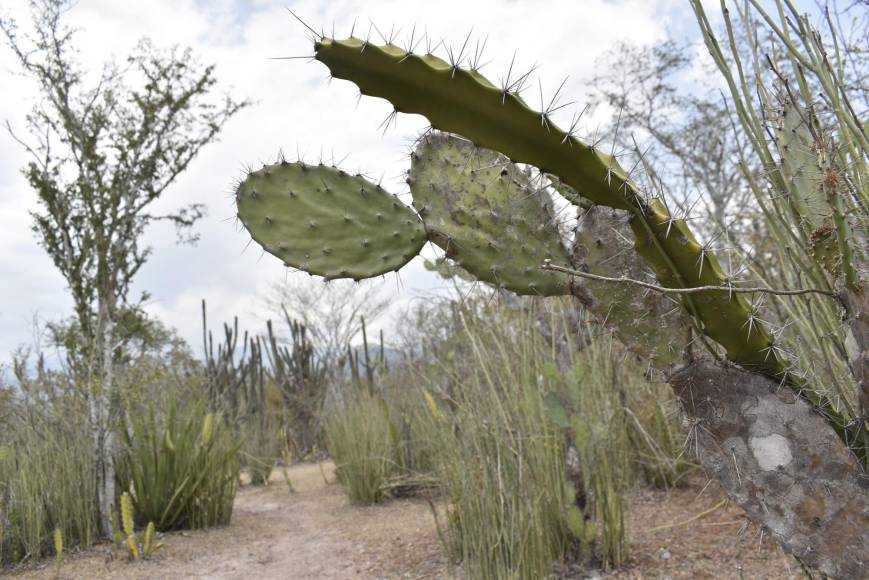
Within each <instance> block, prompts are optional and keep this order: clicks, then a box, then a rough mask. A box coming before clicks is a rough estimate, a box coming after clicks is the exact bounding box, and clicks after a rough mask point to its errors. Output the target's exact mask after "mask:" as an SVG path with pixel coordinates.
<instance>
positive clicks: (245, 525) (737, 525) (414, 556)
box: [0, 464, 802, 580]
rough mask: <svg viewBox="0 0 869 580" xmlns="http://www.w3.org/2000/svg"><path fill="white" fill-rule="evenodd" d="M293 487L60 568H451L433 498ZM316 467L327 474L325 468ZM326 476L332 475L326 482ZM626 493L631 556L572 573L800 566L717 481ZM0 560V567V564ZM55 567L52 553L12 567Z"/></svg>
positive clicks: (83, 572) (72, 574)
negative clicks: (152, 540) (132, 555)
mask: <svg viewBox="0 0 869 580" xmlns="http://www.w3.org/2000/svg"><path fill="white" fill-rule="evenodd" d="M288 474H289V477H290V479H291V481H292V483H293V487H294V488H295V490H296V491H295V493H290V492H289V490H288V487H287V485H286V483H285V481H284V477H283V474H282V473H281V472H279V471H276V472H275V474H273V477H272V483H271V485H269V486H267V487H260V488H257V487H253V486H244V487H242V489H241V491H240V492H239V494H238V497H237V499H236V503H235V511H234V514H233V518H232V525H230V526H229V527H226V528H221V529H213V530H209V531H204V532H181V533H174V534H167V535H166V536H165V537H163V538H162V541H163V542H164V544H165V548H164V549H163V550H161V551H160V552H158V553H157V555H155V556H154V557H153V558H152V559H151V560H148V561H137V562H128V561H126V560H124V559H112V558H111V549H109V548H108V547H106V546H98V547H96V548H94V549H91V550H87V551H83V552H81V553H77V554H68V555H67V556H66V558H65V561H64V563H63V568H62V571H61V577H62V578H88V579H91V578H93V579H101V578H106V579H107V578H111V579H115V578H117V579H148V580H152V579H163V578H165V579H170V578H171V579H178V578H203V579H205V578H208V579H227V580H228V579H236V578H239V579H240V578H257V579H278V578H280V579H314V578H316V579H323V580H331V579H345V578H346V579H356V578H360V579H380V578H389V579H399V578H413V579H430V578H445V577H449V573H448V572H449V571H450V568H449V566H448V565H447V563H446V561H445V559H444V558H443V556H442V555H441V550H440V544H439V540H438V533H437V526H436V524H435V518H434V516H433V514H432V507H431V505H430V504H429V502H428V501H426V500H423V499H401V500H393V501H390V502H387V503H385V504H383V505H378V506H373V507H357V506H352V505H350V504H349V502H348V501H347V498H346V496H345V495H344V493H343V492H342V491H341V488H340V487H339V486H338V485H335V484H334V483H333V480H334V475H333V473H332V466H331V464H323V470H322V471H321V468H320V466H319V465H317V464H303V465H297V466H294V467H291V468H290V469H289V470H288ZM324 477H325V478H326V479H324ZM326 480H328V482H329V483H327V482H326ZM702 484H703V482H698V483H697V484H696V485H694V486H690V487H687V488H683V489H678V490H674V491H671V492H669V493H668V492H665V491H648V490H643V491H639V492H637V493H635V494H634V495H633V496H632V504H633V505H632V510H631V521H630V529H631V538H632V550H631V559H630V561H629V563H628V564H627V565H626V566H625V567H624V568H622V569H621V570H619V571H617V572H610V573H607V572H604V571H590V570H587V569H586V570H578V569H570V568H569V567H567V568H566V569H565V570H564V571H563V573H564V574H565V577H570V578H613V579H640V578H662V579H663V578H672V579H677V578H680V579H681V578H685V579H687V578H692V579H693V578H710V579H711V578H752V579H754V578H768V579H773V578H775V579H779V578H782V579H785V578H795V579H796V578H802V575H801V573H800V571H799V568H798V567H797V565H796V563H795V562H794V561H793V560H792V559H790V558H787V557H786V556H785V555H784V554H782V553H781V552H780V550H779V549H778V548H777V547H776V546H775V545H774V544H773V543H772V542H770V541H769V539H768V538H766V537H764V535H763V534H762V533H760V532H759V530H758V529H757V528H756V527H753V526H747V525H746V522H745V518H744V517H743V516H742V515H741V512H740V510H739V509H738V508H736V507H733V506H730V505H727V503H726V502H725V501H724V500H723V495H722V493H721V491H720V490H719V489H718V488H717V487H716V486H715V485H714V484H709V485H702ZM2 572H3V570H0V575H2ZM6 572H10V573H11V575H12V576H13V577H14V578H17V579H25V578H55V569H54V563H53V561H45V562H43V563H40V564H38V565H33V564H31V565H29V566H27V567H25V568H23V569H21V570H18V571H14V572H13V571H10V570H7V571H6Z"/></svg>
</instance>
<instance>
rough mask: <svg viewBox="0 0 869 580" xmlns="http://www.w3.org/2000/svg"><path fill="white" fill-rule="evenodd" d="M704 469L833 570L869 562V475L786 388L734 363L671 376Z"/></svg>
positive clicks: (804, 553)
mask: <svg viewBox="0 0 869 580" xmlns="http://www.w3.org/2000/svg"><path fill="white" fill-rule="evenodd" d="M669 382H670V384H671V385H672V386H673V388H674V390H675V392H676V394H677V396H678V397H679V399H680V400H681V402H682V405H683V407H684V409H685V411H686V414H687V416H688V418H687V423H688V430H689V436H690V438H689V439H690V444H691V446H692V450H693V451H694V452H695V453H696V454H697V457H698V459H699V460H700V461H701V463H702V464H703V467H704V468H705V469H706V471H707V473H708V474H709V475H710V476H712V477H715V478H716V479H717V480H718V481H719V482H720V483H721V485H722V487H723V488H724V490H725V491H726V492H727V494H728V495H729V496H730V498H731V499H732V500H733V501H734V502H736V503H737V504H738V505H739V506H740V507H742V508H743V509H744V510H745V511H746V513H747V514H748V516H749V517H750V518H751V519H752V520H754V521H755V522H757V523H759V524H762V525H763V526H764V527H765V528H766V529H767V530H768V531H769V532H770V533H772V535H773V536H774V537H775V538H776V540H778V542H779V543H780V544H781V546H782V547H783V548H784V549H785V550H786V551H788V552H789V553H791V554H793V555H795V556H797V557H798V558H800V559H801V560H802V561H803V562H804V563H805V564H807V565H808V566H811V567H812V568H816V569H818V570H820V571H821V572H823V573H824V574H827V575H829V576H832V577H834V578H865V577H866V574H867V570H869V478H867V475H866V474H865V473H864V471H863V469H862V467H861V466H860V464H859V462H858V461H857V459H856V458H855V457H854V455H853V454H852V453H851V452H850V451H849V450H848V448H847V447H845V445H844V444H843V443H842V440H841V439H840V438H839V436H838V435H837V434H836V432H835V431H834V430H833V428H832V427H831V426H830V424H829V423H828V422H827V421H826V420H825V419H824V418H823V417H822V416H821V415H819V414H818V412H817V411H816V410H814V409H813V408H812V406H811V405H809V404H808V403H807V402H805V401H804V400H803V399H801V398H800V397H799V396H798V395H797V394H795V393H794V392H793V391H792V390H791V389H790V388H788V387H783V386H780V385H779V384H778V383H776V382H775V381H772V380H771V379H769V378H767V377H764V376H763V375H760V374H757V373H752V372H748V371H745V370H742V369H739V368H737V367H734V366H723V365H718V364H712V363H705V362H698V363H692V364H690V365H687V366H685V367H682V368H681V369H679V370H677V371H676V372H674V373H672V374H671V375H670V377H669Z"/></svg>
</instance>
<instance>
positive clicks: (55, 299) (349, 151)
mask: <svg viewBox="0 0 869 580" xmlns="http://www.w3.org/2000/svg"><path fill="white" fill-rule="evenodd" d="M715 4H716V5H717V2H716V3H715ZM544 5H545V7H546V8H545V9H544V8H542V6H544ZM288 7H289V8H291V9H292V10H293V11H294V12H295V13H296V14H298V15H299V16H301V17H302V18H304V19H305V20H306V21H307V22H308V23H310V24H311V25H312V26H314V27H315V28H317V29H320V28H322V29H323V30H325V31H326V32H327V34H329V35H331V32H332V30H333V26H334V30H335V35H336V36H338V37H345V36H347V35H349V32H350V29H351V26H352V25H353V22H354V21H355V22H356V28H355V30H356V36H364V35H366V34H368V32H369V30H370V31H371V35H372V39H373V40H377V39H378V33H377V32H376V31H375V29H374V28H371V24H370V23H371V22H373V23H376V25H377V29H379V30H380V31H383V32H384V33H385V34H389V32H388V31H390V30H392V29H393V28H392V27H393V25H394V26H395V30H398V29H399V28H400V29H401V30H402V32H401V33H400V34H399V38H401V39H403V38H404V37H405V36H406V35H407V33H408V32H409V31H410V30H411V29H412V28H413V27H414V26H416V30H417V34H418V32H419V31H420V30H423V29H426V30H427V31H428V33H429V35H430V36H431V37H432V38H434V39H436V40H437V41H440V40H441V39H443V41H444V43H445V44H446V45H449V46H454V47H459V46H461V44H462V43H463V42H464V40H465V38H466V36H467V35H468V34H469V32H470V33H471V35H472V39H477V38H479V39H484V38H485V39H486V40H487V42H486V57H485V59H484V60H485V61H489V62H488V64H487V65H486V66H485V67H484V68H483V70H482V72H483V73H484V74H486V75H488V76H489V77H490V78H492V79H493V80H497V79H498V78H499V77H500V76H503V74H504V73H505V72H506V70H507V67H508V65H509V63H510V60H511V58H512V56H513V54H514V51H515V52H516V65H517V66H521V67H523V68H525V69H527V68H530V67H531V66H532V65H533V64H534V63H535V62H536V63H539V65H540V66H539V68H538V70H537V72H536V76H537V77H539V82H540V85H539V86H540V87H542V89H543V92H544V95H545V96H546V98H547V99H548V97H549V96H550V95H551V94H552V93H553V92H554V91H555V89H556V88H557V87H558V85H559V84H560V83H561V82H562V81H563V80H564V78H565V77H567V82H566V83H565V85H564V88H563V93H564V94H565V95H567V96H568V99H571V100H572V99H576V103H574V104H573V105H572V106H571V107H566V108H565V109H563V110H561V111H559V112H558V114H557V115H556V121H557V120H558V119H559V118H562V119H563V118H565V117H566V119H567V120H568V122H566V123H562V125H567V124H569V119H570V118H571V115H572V114H573V112H574V111H575V110H578V109H581V108H582V106H583V103H584V101H583V99H584V98H585V96H586V95H587V94H588V92H589V91H588V86H587V85H586V84H585V83H587V79H588V78H590V77H591V76H592V75H593V74H594V71H595V61H596V59H597V58H598V57H599V56H600V55H601V54H602V53H604V52H605V51H606V50H607V49H609V48H611V47H612V46H613V45H614V44H615V43H616V42H618V41H620V40H628V41H631V42H634V43H638V44H648V43H654V42H657V41H661V40H664V39H665V38H666V37H667V36H668V35H670V36H673V37H675V38H679V39H684V38H695V37H696V32H695V28H696V25H695V23H694V20H693V15H692V13H691V11H690V8H689V7H688V5H687V2H686V1H685V0H581V1H580V0H551V1H549V0H547V1H545V2H544V1H541V0H538V1H526V0H501V1H496V0H474V1H468V0H461V1H455V0H441V1H439V2H432V1H430V0H429V1H422V2H420V1H411V0H366V1H365V2H361V1H358V0H333V1H329V2H325V1H323V0H318V1H313V0H302V1H295V0H278V1H271V0H147V1H145V0H128V1H124V2H120V1H118V0H78V2H77V3H76V4H75V5H74V7H73V8H72V10H71V11H70V12H69V13H68V15H67V22H68V23H69V24H70V25H72V26H74V27H76V28H78V29H79V32H78V33H77V35H76V37H75V45H76V46H77V48H78V49H79V51H80V53H79V61H80V62H81V64H82V65H83V68H84V69H86V70H94V71H95V70H99V68H100V66H101V63H103V62H105V61H106V60H107V59H111V58H117V59H122V58H123V57H124V55H126V54H127V53H129V52H130V50H131V48H132V47H133V46H134V45H135V43H136V42H137V40H138V39H139V38H141V37H150V38H151V39H152V41H153V43H154V44H155V45H156V46H169V45H173V44H178V45H181V46H190V47H192V49H193V50H194V52H195V54H196V55H197V56H198V57H199V59H200V60H201V61H202V62H206V63H215V64H216V76H217V78H218V79H219V81H220V83H221V87H222V88H223V89H228V90H231V91H232V93H233V94H234V95H235V96H237V97H240V98H249V99H252V100H253V102H254V104H253V105H252V106H251V107H249V108H247V109H246V110H244V111H242V112H241V113H240V114H238V115H237V116H236V117H234V118H233V119H232V120H231V121H230V122H229V123H228V124H227V125H226V126H225V129H224V130H223V132H222V134H221V137H220V141H219V142H217V143H214V144H211V145H210V146H208V147H206V148H205V149H204V150H203V151H202V152H201V154H200V155H199V157H198V158H197V159H196V160H195V161H194V162H193V163H192V164H191V165H190V167H189V169H188V170H187V171H186V173H184V174H183V175H181V176H180V178H179V179H178V180H177V181H176V182H175V183H174V184H173V185H172V186H171V187H170V188H169V189H168V190H167V191H166V193H165V194H164V196H163V198H162V199H161V200H160V202H159V203H160V206H159V207H160V208H162V209H166V210H170V209H172V208H177V207H180V206H182V205H186V204H189V203H194V202H195V203H203V204H205V205H206V206H207V207H208V215H207V217H206V218H205V219H203V220H202V221H201V222H200V223H199V224H198V226H197V231H198V233H199V234H200V241H199V243H198V244H197V245H196V246H187V245H184V246H179V245H176V243H175V235H174V231H173V230H172V229H171V227H170V226H163V225H155V226H153V227H152V228H151V229H150V230H148V232H147V233H146V236H145V240H144V241H145V243H147V244H149V245H151V246H152V247H153V254H152V257H151V259H150V261H149V262H148V263H147V264H146V265H145V267H144V268H143V269H142V271H141V272H140V273H139V275H138V277H137V279H136V282H135V286H134V292H133V294H132V296H138V295H139V294H140V293H141V292H142V291H148V292H149V293H150V295H151V299H150V301H149V302H147V304H146V307H145V309H146V311H147V312H148V313H149V314H151V315H153V316H156V317H159V318H160V319H161V320H162V321H163V322H164V323H166V324H167V325H169V326H172V327H174V328H176V329H177V331H178V332H179V334H180V335H181V336H182V337H184V338H185V339H187V340H188V341H189V342H190V343H191V345H192V346H193V348H194V352H198V350H199V343H200V340H199V336H200V328H201V327H200V324H201V322H200V309H199V308H200V306H199V305H200V301H201V300H202V299H203V298H204V299H206V300H207V302H208V306H209V317H210V319H211V321H212V322H214V323H216V322H218V321H222V320H230V319H231V318H232V317H233V316H235V315H238V316H239V317H240V318H241V320H242V324H243V325H245V326H247V327H248V328H257V327H258V326H260V325H261V323H260V321H261V320H262V319H263V318H265V317H267V316H268V312H267V311H266V310H265V306H264V304H263V296H264V295H265V293H266V292H267V290H268V288H269V287H270V286H271V285H272V284H273V283H275V282H276V281H281V280H288V281H289V282H290V283H292V281H293V280H295V279H297V278H296V277H299V276H302V277H306V275H304V274H300V273H294V274H288V273H287V271H286V269H285V268H283V267H282V265H281V264H280V262H279V260H278V259H276V258H273V257H271V256H270V255H267V254H266V255H263V254H262V252H261V251H260V250H259V249H258V248H257V247H256V245H255V244H252V245H248V241H249V237H248V236H247V235H246V233H245V232H243V231H240V230H239V229H238V227H237V225H236V223H235V221H234V220H233V219H232V218H233V216H234V213H235V212H234V207H233V203H232V200H231V197H230V195H229V193H230V189H231V184H232V182H233V180H235V179H237V178H238V177H240V176H241V174H242V168H243V167H244V166H245V165H250V166H254V167H256V166H257V165H258V164H259V163H261V162H263V161H268V160H272V159H274V158H275V157H276V155H277V153H278V151H280V150H283V151H284V152H287V153H290V154H293V155H294V154H295V152H296V151H299V152H301V153H302V154H303V157H304V158H305V159H306V160H309V161H317V160H318V159H319V157H320V151H321V150H322V151H323V152H324V156H325V158H326V159H327V160H329V159H331V158H332V157H333V155H334V158H335V159H341V158H343V157H345V155H346V156H348V157H347V159H346V161H344V163H343V166H344V168H346V169H350V170H361V171H363V172H365V173H366V174H369V175H375V176H381V175H382V176H383V183H384V186H386V187H387V188H388V189H392V190H393V191H395V192H398V193H400V192H402V191H404V190H405V188H406V186H404V183H403V177H402V172H403V171H404V170H406V169H407V167H408V164H409V160H408V157H407V153H408V145H409V143H410V142H411V140H412V139H413V138H414V136H415V135H417V134H418V132H419V131H420V130H422V129H423V128H424V127H425V126H426V123H425V121H424V120H423V119H422V118H421V117H418V116H408V115H400V116H399V118H398V120H397V124H396V126H394V127H392V128H390V129H389V130H388V131H386V133H385V134H384V133H383V131H382V130H380V129H379V128H378V127H379V125H380V124H381V122H382V121H383V120H384V119H385V118H386V116H387V115H388V114H389V112H390V111H391V106H389V105H388V104H386V102H385V101H382V100H377V99H369V98H363V99H362V100H361V102H360V103H359V105H358V107H357V105H356V88H355V86H354V85H352V84H351V83H349V82H346V81H339V80H335V81H333V82H331V83H329V81H328V75H327V70H326V68H325V67H324V66H323V65H322V64H320V63H318V62H308V61H305V60H273V59H271V57H281V56H300V55H310V54H311V53H312V46H311V45H310V42H309V40H308V35H307V32H308V31H307V30H306V29H305V28H304V27H303V26H302V25H301V24H300V23H299V22H297V21H296V20H294V19H293V17H292V16H291V15H290V14H289V12H288V11H287V8H288ZM710 11H711V12H715V10H714V7H712V6H710ZM0 14H5V15H12V16H13V17H16V19H17V20H18V21H19V22H20V23H21V24H22V25H27V24H28V23H29V16H28V13H27V2H26V1H25V0H0ZM474 41H475V40H472V42H474ZM402 42H403V40H402ZM435 44H437V42H435ZM532 86H533V90H530V91H529V92H528V93H527V94H526V99H527V100H528V101H530V102H531V103H533V104H537V101H539V97H538V95H537V90H538V89H537V87H538V85H537V81H536V80H535V81H534V85H532ZM37 98H38V93H37V91H36V88H35V86H34V85H33V84H32V82H31V81H29V80H28V79H26V78H24V77H22V76H20V75H19V74H18V69H17V66H16V63H15V61H14V59H13V57H12V54H11V53H10V51H9V50H7V49H6V47H5V46H3V47H2V49H0V122H3V123H5V122H6V121H8V122H9V123H10V125H11V126H12V128H13V129H15V130H16V131H17V132H18V133H19V134H21V135H25V134H26V131H25V127H24V117H25V115H26V114H27V112H28V110H29V109H30V108H31V107H32V105H33V104H34V103H35V102H36V100H37ZM605 114H606V112H605V111H599V112H598V114H597V116H596V117H592V118H590V119H589V122H590V123H593V122H597V123H602V122H603V120H604V119H603V117H602V115H605ZM26 162H27V154H26V153H25V152H24V151H23V150H22V148H21V146H20V145H18V144H17V143H16V142H15V141H14V140H13V139H12V138H11V137H10V136H9V134H8V133H7V132H6V131H5V130H4V131H0V364H2V363H3V362H8V361H9V354H8V353H11V352H12V351H13V350H14V349H15V348H16V347H18V346H20V345H30V344H33V342H34V341H35V340H36V339H37V337H38V335H39V333H38V328H39V324H40V323H39V322H37V321H42V322H45V321H50V320H58V319H61V318H63V317H67V316H69V315H71V313H72V311H71V300H70V299H69V297H68V295H67V289H66V284H65V281H64V279H63V278H62V276H61V275H60V273H59V272H58V271H57V270H56V269H55V268H54V266H53V265H52V263H51V262H50V260H49V258H48V257H47V255H46V254H45V252H44V251H43V250H42V249H41V248H40V247H39V246H38V244H37V241H36V238H35V237H34V234H33V233H32V232H31V229H30V225H31V217H30V215H29V212H30V211H32V210H34V209H36V207H37V206H36V196H35V194H34V193H33V192H32V191H31V190H30V189H29V188H28V185H27V184H26V182H25V180H24V178H23V176H22V175H21V173H20V168H21V167H23V166H24V165H25V163H26ZM426 252H427V255H428V256H430V257H431V256H433V255H434V253H433V251H432V250H430V249H427V250H426ZM376 283H378V284H381V285H382V291H383V292H384V293H387V294H389V295H390V296H392V297H393V301H394V308H393V311H392V315H393V317H392V318H389V317H387V318H385V319H384V320H383V322H382V324H384V325H386V326H388V325H392V324H400V319H396V318H395V315H396V313H397V312H399V311H400V309H401V307H402V305H405V304H407V302H408V301H409V300H414V299H419V298H420V297H421V296H425V295H427V294H428V293H431V292H437V291H439V289H440V288H443V287H445V284H444V282H442V281H441V280H439V279H438V278H437V276H436V275H434V274H432V273H430V272H428V271H426V270H425V269H424V267H423V265H422V261H421V260H420V259H419V258H417V259H415V260H414V261H412V262H411V263H410V264H409V265H407V266H406V267H405V268H404V269H403V270H402V271H401V274H400V280H397V279H396V278H395V277H394V276H390V277H387V278H386V279H385V280H383V281H381V282H376Z"/></svg>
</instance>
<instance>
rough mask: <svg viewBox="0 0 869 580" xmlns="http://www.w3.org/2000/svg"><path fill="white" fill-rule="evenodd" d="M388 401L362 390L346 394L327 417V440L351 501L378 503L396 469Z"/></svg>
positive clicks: (336, 470)
mask: <svg viewBox="0 0 869 580" xmlns="http://www.w3.org/2000/svg"><path fill="white" fill-rule="evenodd" d="M392 426H393V423H392V422H391V421H390V418H389V407H388V405H387V403H386V402H385V401H384V400H383V399H380V398H378V397H376V396H372V395H369V394H368V393H367V392H365V391H363V390H361V389H360V390H358V391H353V392H352V393H350V394H347V395H346V397H345V401H344V402H343V403H342V404H340V405H338V408H337V409H336V410H335V411H334V412H333V413H332V414H331V416H329V417H327V419H326V422H325V431H326V443H327V446H328V449H329V454H330V455H331V456H332V460H333V461H334V462H335V473H336V476H337V478H338V481H339V482H340V483H341V484H342V485H343V486H344V488H345V489H346V490H347V494H348V495H349V496H350V501H352V502H353V503H359V504H372V503H377V502H379V501H380V500H382V499H383V495H384V489H385V486H386V483H387V481H388V479H389V478H390V476H392V475H393V474H394V473H396V461H395V457H396V453H397V450H396V446H395V435H394V431H393V428H392Z"/></svg>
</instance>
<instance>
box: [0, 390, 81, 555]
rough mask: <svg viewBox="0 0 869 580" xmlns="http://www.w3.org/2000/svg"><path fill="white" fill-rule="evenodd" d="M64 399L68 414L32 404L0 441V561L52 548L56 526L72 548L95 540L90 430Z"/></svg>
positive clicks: (45, 552)
mask: <svg viewBox="0 0 869 580" xmlns="http://www.w3.org/2000/svg"><path fill="white" fill-rule="evenodd" d="M67 403H69V402H64V404H63V405H62V406H63V407H64V408H66V410H67V414H66V416H61V414H60V413H58V414H57V415H55V414H54V413H53V412H48V410H47V409H45V408H44V407H42V406H41V405H35V404H34V405H32V406H31V407H30V409H29V412H28V416H27V421H26V422H25V421H22V422H21V423H20V424H17V425H16V427H15V429H14V430H13V431H12V432H11V433H7V434H4V435H7V437H4V439H5V441H4V442H2V443H0V565H5V564H11V563H15V562H20V561H22V560H30V559H34V558H39V557H41V556H44V555H47V554H49V553H51V551H52V546H53V537H54V533H55V530H60V533H61V534H62V536H63V538H64V541H65V543H66V545H67V546H70V547H74V546H89V545H91V544H92V543H93V542H94V540H95V539H96V535H97V507H96V501H95V498H96V490H95V487H94V478H93V471H94V469H95V466H94V458H93V453H92V452H91V450H90V434H89V432H88V430H87V427H86V422H85V420H84V415H81V416H79V415H77V414H76V408H73V407H74V406H71V405H69V404H67ZM59 405H60V403H59ZM56 410H57V409H56Z"/></svg>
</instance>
